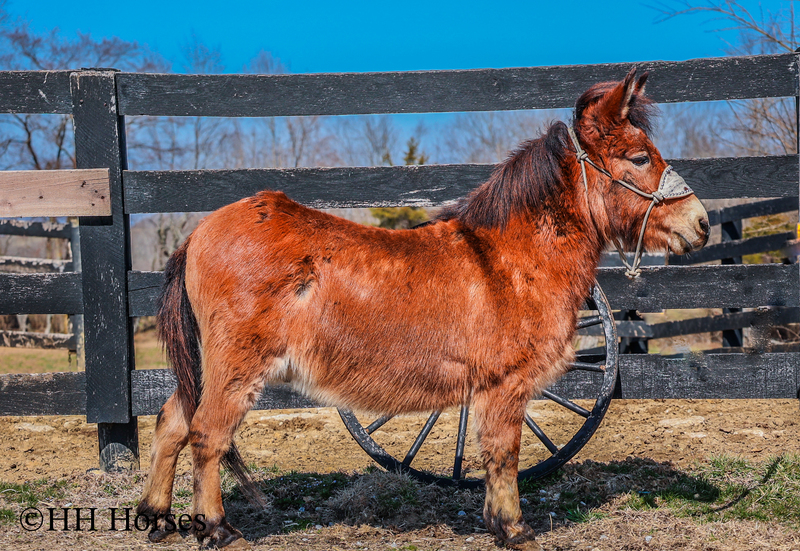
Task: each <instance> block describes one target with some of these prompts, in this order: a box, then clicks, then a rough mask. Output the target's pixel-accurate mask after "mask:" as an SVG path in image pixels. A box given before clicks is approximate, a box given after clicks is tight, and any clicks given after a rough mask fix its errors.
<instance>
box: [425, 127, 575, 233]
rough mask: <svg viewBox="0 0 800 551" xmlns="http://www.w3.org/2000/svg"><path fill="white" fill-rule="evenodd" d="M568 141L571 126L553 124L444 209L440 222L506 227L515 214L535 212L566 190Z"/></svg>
mask: <svg viewBox="0 0 800 551" xmlns="http://www.w3.org/2000/svg"><path fill="white" fill-rule="evenodd" d="M568 142H569V135H568V134H567V126H566V125H565V124H564V123H563V122H561V121H558V122H555V123H553V124H552V125H551V126H550V128H548V129H547V132H546V133H545V134H544V136H542V137H541V138H538V139H536V140H530V141H527V142H524V143H523V144H522V145H521V147H520V148H519V149H518V150H516V151H515V152H513V153H512V154H511V155H510V156H509V157H508V158H507V159H506V160H505V161H503V162H502V163H500V164H499V165H498V166H497V168H495V170H494V172H492V175H491V176H490V177H489V179H488V180H487V181H486V182H484V183H483V184H481V185H480V186H479V187H478V188H476V189H475V190H474V191H473V192H472V193H470V194H469V195H467V196H466V197H464V198H462V199H460V200H459V201H458V202H457V203H456V204H455V205H452V206H450V207H446V208H445V209H443V210H442V212H441V213H440V214H439V215H438V216H437V219H438V220H451V219H453V218H457V219H459V220H461V221H462V222H463V223H464V224H465V225H467V226H469V227H471V228H476V227H481V226H483V227H500V228H504V227H505V226H506V224H507V223H508V220H509V219H510V218H511V216H512V214H514V213H517V212H524V211H530V210H532V209H535V208H537V207H538V206H540V205H541V204H542V203H543V201H544V199H545V198H546V197H547V196H549V195H551V194H553V193H555V192H556V191H558V190H560V189H562V187H563V183H564V178H563V175H562V174H561V163H562V161H563V160H564V158H565V156H566V155H567V152H568V148H567V143H568Z"/></svg>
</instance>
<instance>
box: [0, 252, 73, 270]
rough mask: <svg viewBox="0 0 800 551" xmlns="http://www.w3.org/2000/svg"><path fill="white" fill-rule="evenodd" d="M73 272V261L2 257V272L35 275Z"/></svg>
mask: <svg viewBox="0 0 800 551" xmlns="http://www.w3.org/2000/svg"><path fill="white" fill-rule="evenodd" d="M71 271H72V261H71V260H53V259H51V258H27V257H24V256H0V272H14V273H33V272H48V273H57V274H63V273H64V272H71Z"/></svg>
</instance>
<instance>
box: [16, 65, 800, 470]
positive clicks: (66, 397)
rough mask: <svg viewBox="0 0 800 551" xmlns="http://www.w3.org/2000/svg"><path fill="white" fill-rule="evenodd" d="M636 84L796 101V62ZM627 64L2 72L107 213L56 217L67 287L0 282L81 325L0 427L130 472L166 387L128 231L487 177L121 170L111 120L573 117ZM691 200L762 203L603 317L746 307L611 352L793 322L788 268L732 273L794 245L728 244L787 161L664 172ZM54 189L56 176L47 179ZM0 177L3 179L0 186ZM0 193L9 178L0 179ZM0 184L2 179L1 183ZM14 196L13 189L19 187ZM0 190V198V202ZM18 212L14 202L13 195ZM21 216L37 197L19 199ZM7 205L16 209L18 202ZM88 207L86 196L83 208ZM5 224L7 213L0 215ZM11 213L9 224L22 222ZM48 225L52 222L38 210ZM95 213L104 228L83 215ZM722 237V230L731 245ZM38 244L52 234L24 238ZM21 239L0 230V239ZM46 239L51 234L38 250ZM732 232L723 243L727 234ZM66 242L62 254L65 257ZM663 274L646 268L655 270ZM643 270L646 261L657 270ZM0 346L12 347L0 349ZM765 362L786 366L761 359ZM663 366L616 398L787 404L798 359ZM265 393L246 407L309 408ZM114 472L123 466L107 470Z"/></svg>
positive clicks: (680, 70) (792, 273)
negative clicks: (227, 212) (51, 439)
mask: <svg viewBox="0 0 800 551" xmlns="http://www.w3.org/2000/svg"><path fill="white" fill-rule="evenodd" d="M635 65H636V66H637V67H639V68H640V69H644V70H650V71H652V72H651V77H650V79H649V80H648V94H649V95H650V96H651V97H652V98H653V99H654V100H656V101H657V102H662V103H663V102H679V101H706V100H734V99H746V98H771V97H795V98H797V97H798V95H799V94H800V92H799V90H798V81H799V79H800V71H798V55H797V54H780V55H765V56H745V57H731V58H714V59H698V60H689V61H681V62H660V61H659V62H645V63H637V64H635ZM631 66H632V64H629V63H622V64H606V65H581V66H569V67H533V68H517V69H487V70H473V71H428V72H409V73H371V74H323V75H156V74H132V73H119V72H114V71H111V70H100V69H98V70H81V71H48V72H30V71H28V72H26V71H22V72H0V112H5V113H18V112H24V113H53V114H69V115H72V116H73V117H74V122H75V144H76V158H77V163H78V167H79V169H81V170H88V169H104V170H105V172H104V174H105V175H106V179H107V183H108V187H107V190H108V194H107V196H106V197H104V198H103V200H104V201H105V203H104V204H105V205H107V209H108V210H107V212H102V213H98V212H92V213H91V214H94V216H86V214H87V213H86V211H77V212H71V214H77V215H83V217H82V218H81V220H80V239H79V242H80V247H79V248H78V249H77V252H79V254H77V255H76V258H75V261H74V264H75V269H76V270H80V271H79V272H74V273H37V274H0V288H2V289H3V290H4V292H3V293H0V314H36V313H67V314H83V316H84V318H85V319H84V334H85V349H84V365H85V372H79V373H58V374H32V375H5V376H0V414H4V415H27V414H40V415H41V414H47V415H60V414H81V415H86V416H87V420H88V421H90V422H97V423H98V438H99V443H100V449H101V453H100V456H101V465H102V466H103V467H104V468H114V466H115V465H117V464H118V463H120V464H121V463H122V462H127V463H131V458H133V464H136V458H137V457H138V433H137V428H136V416H138V415H149V414H154V413H156V412H157V410H158V408H159V407H160V406H161V404H162V403H163V402H164V400H166V398H167V396H168V395H169V393H170V392H171V391H172V389H173V388H174V378H173V377H172V375H171V373H170V372H168V371H166V370H138V371H137V370H135V369H134V368H135V366H134V362H133V349H132V327H133V319H132V318H133V317H136V316H145V315H153V314H154V313H155V297H156V294H157V292H158V289H159V288H160V286H161V282H162V278H163V275H162V274H161V273H158V272H133V271H131V262H130V223H129V216H130V215H131V214H140V213H164V212H187V211H192V212H198V211H208V210H214V209H216V208H218V207H221V206H223V205H225V204H228V203H230V202H233V201H236V200H239V199H241V198H243V197H246V196H249V195H251V194H253V193H255V192H257V191H260V190H262V189H265V188H272V189H278V190H281V191H284V192H286V193H287V194H289V195H290V196H291V197H292V198H294V199H296V200H298V201H300V202H302V203H304V204H307V205H310V206H313V207H374V206H400V205H411V206H435V205H441V204H443V203H446V202H448V201H451V200H453V199H456V198H458V197H461V196H463V195H465V194H466V193H468V192H469V191H470V190H471V189H472V188H473V187H474V186H475V185H477V184H479V183H480V182H482V181H484V180H485V179H486V178H487V177H488V176H489V174H490V172H491V171H492V169H493V166H492V165H470V164H466V165H430V166H423V167H365V168H354V167H346V168H308V169H252V170H197V171H129V170H127V166H126V151H125V139H124V138H125V117H126V116H131V115H151V116H165V115H168V116H237V117H243V116H284V115H344V114H348V115H349V114H362V113H409V112H418V113H422V112H451V111H479V110H509V109H533V108H564V107H571V106H572V105H573V103H574V101H575V99H576V98H577V97H578V95H580V93H582V92H583V91H584V90H585V89H586V88H588V87H589V86H590V85H592V84H594V83H596V82H598V81H604V80H617V79H619V78H621V77H622V76H624V75H625V73H627V71H628V70H629V69H630V67H631ZM670 162H671V164H673V166H674V167H675V168H676V169H677V170H678V171H680V172H681V174H682V175H683V176H684V177H685V178H686V179H687V181H690V182H691V184H692V187H693V188H694V189H695V191H696V193H697V196H698V197H699V198H701V199H728V198H761V199H765V200H764V201H758V202H757V203H755V204H750V205H740V206H736V207H729V208H726V209H721V210H718V211H712V212H711V213H709V216H710V220H711V222H712V223H713V224H722V225H723V229H724V230H725V232H727V233H726V235H732V236H733V237H731V238H730V239H729V240H728V242H725V243H723V244H721V245H718V246H717V245H715V246H711V247H709V248H708V249H706V250H705V252H701V253H697V254H696V255H695V256H694V257H693V259H692V260H691V261H692V262H695V263H696V262H697V261H699V260H719V259H721V260H723V265H705V266H696V265H695V266H681V265H675V264H682V263H683V262H684V260H683V259H677V258H669V259H666V260H668V261H669V263H670V264H672V265H668V266H653V267H651V268H648V269H647V270H646V271H644V273H643V274H642V276H641V277H640V278H639V279H638V280H636V281H634V282H630V281H629V280H628V279H627V278H626V277H625V276H624V274H623V270H622V269H620V268H614V267H605V268H601V269H600V271H599V274H598V279H599V281H600V283H601V285H602V286H603V288H604V290H605V291H606V294H607V295H608V297H609V300H610V302H611V304H612V306H613V307H614V308H615V309H620V310H622V311H623V312H625V311H633V310H639V311H642V312H654V311H661V310H663V309H665V308H696V307H702V308H730V309H735V308H761V307H768V310H765V311H763V312H762V311H761V310H756V311H755V312H736V311H734V312H726V313H724V314H723V315H722V316H717V317H713V318H708V319H705V320H704V321H703V322H700V321H695V320H685V321H681V322H671V323H664V324H656V325H647V324H644V323H643V322H640V321H637V320H635V319H633V320H627V321H622V322H621V323H620V328H621V333H622V334H623V336H624V337H625V338H628V339H635V338H645V339H646V338H661V337H663V336H668V335H672V334H688V333H693V332H697V331H700V330H703V331H706V330H708V331H711V330H714V331H719V330H722V331H729V330H731V329H739V328H741V327H757V328H763V327H771V325H770V324H784V323H794V322H797V321H798V320H797V318H798V311H799V310H798V308H799V307H800V271H799V270H798V266H797V265H796V264H763V265H742V264H738V263H735V262H734V261H735V260H736V258H737V257H740V256H742V255H744V254H747V253H748V252H763V251H764V250H765V249H767V250H769V249H772V248H773V247H774V250H777V249H781V250H784V251H787V254H788V253H789V252H791V251H794V250H795V248H796V241H794V240H793V238H794V237H795V236H794V235H791V234H788V233H785V232H784V233H780V234H777V235H772V236H765V237H755V238H750V239H742V238H741V235H738V234H737V231H734V230H735V226H736V224H738V223H739V221H740V220H741V219H743V218H748V217H752V216H763V215H766V214H774V213H783V212H788V211H794V210H797V202H798V196H800V186H799V185H798V184H799V182H800V170H798V167H799V166H800V160H799V158H798V156H797V155H781V156H770V157H735V158H716V159H675V160H672V161H670ZM57 176H58V177H61V176H63V175H57ZM0 177H2V175H0ZM7 177H8V176H7ZM0 181H2V180H0ZM17 181H19V180H17ZM5 190H6V187H3V188H1V189H0V191H1V192H3V193H5ZM18 198H19V194H18ZM22 199H24V200H28V199H32V200H33V203H34V204H35V203H36V202H37V201H39V200H40V199H39V197H38V196H36V197H33V198H31V197H28V196H27V195H25V197H23V198H22ZM22 199H20V202H24V200H22ZM89 199H91V194H90V196H89ZM9 212H10V211H9ZM23 212H29V211H25V210H19V209H18V210H15V211H13V214H14V215H17V216H22V214H20V213H23ZM48 213H50V214H52V211H48ZM97 214H102V216H96V215H97ZM731 228H734V229H733V230H732V229H731ZM29 229H30V230H31V231H33V232H37V233H39V234H41V235H42V236H52V235H53V234H54V233H58V232H59V231H60V230H58V229H57V228H46V227H45V226H44V225H42V226H41V227H39V226H36V225H35V224H32V225H29ZM2 230H8V232H7V233H13V232H20V231H22V230H19V223H18V222H0V233H3V231H2ZM48 232H49V233H48ZM730 232H733V233H730ZM76 243H77V241H76ZM664 260H665V259H663V257H662V258H661V261H664ZM648 261H650V262H657V261H659V259H658V258H657V257H655V256H652V257H649V259H648ZM8 338H9V339H12V338H16V337H14V336H8ZM775 349H776V350H780V349H785V347H784V348H781V347H776V348H775ZM743 352H744V351H743V350H742V349H741V347H732V348H730V349H729V350H728V351H726V353H711V354H692V355H689V356H685V357H665V356H657V355H652V354H639V355H633V354H631V355H623V356H622V357H621V360H620V364H621V366H620V372H621V379H620V389H621V395H622V396H623V397H628V398H670V397H683V398H745V397H750V398H756V397H757V398H786V397H793V396H796V394H797V389H798V386H799V385H800V353H798V352H796V351H788V352H775V351H770V350H769V347H762V348H761V349H757V350H750V351H747V352H748V353H743ZM557 385H559V388H560V389H561V390H563V391H564V392H566V393H569V394H571V395H572V396H574V397H581V396H584V395H586V396H587V397H588V394H587V392H588V390H587V387H586V386H585V385H582V384H579V383H578V382H577V381H575V380H574V379H573V378H572V377H571V376H570V375H567V376H566V377H565V378H564V379H563V380H562V381H559V382H558V383H557ZM315 406H316V404H314V403H312V402H310V401H309V400H307V399H305V398H302V397H300V396H298V395H296V394H294V393H293V392H291V391H290V390H288V389H286V388H283V387H278V388H271V389H268V390H266V391H265V392H264V395H263V396H262V397H261V399H260V400H259V402H258V404H257V406H256V407H259V408H268V407H315ZM120 459H122V461H119V460H120Z"/></svg>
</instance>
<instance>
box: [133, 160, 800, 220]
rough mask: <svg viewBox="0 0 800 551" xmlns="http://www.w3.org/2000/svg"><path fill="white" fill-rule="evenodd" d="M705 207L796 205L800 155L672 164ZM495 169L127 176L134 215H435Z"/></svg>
mask: <svg viewBox="0 0 800 551" xmlns="http://www.w3.org/2000/svg"><path fill="white" fill-rule="evenodd" d="M670 163H671V164H672V165H673V166H674V167H675V169H676V170H678V171H679V172H681V174H682V175H683V176H684V178H685V179H686V181H687V182H689V183H690V185H691V186H692V188H693V189H694V190H695V193H697V196H698V197H700V198H701V199H727V198H731V197H739V198H744V197H782V196H786V197H796V196H797V180H798V161H797V156H796V155H782V156H773V157H726V158H719V159H676V160H672V161H670ZM492 170H494V165H488V164H462V165H425V166H393V167H388V166H384V167H337V168H294V169H277V168H263V169H242V170H180V171H177V170H176V171H130V170H129V171H125V173H124V174H123V179H124V181H125V209H126V212H127V213H128V214H136V213H155V212H203V211H211V210H216V209H218V208H220V207H223V206H225V205H227V204H229V203H233V202H235V201H238V200H239V199H242V198H244V197H249V196H251V195H253V194H255V193H257V192H259V191H261V190H265V189H272V190H279V191H283V192H285V193H286V194H287V195H289V197H291V198H292V199H294V200H295V201H299V202H300V203H303V204H305V205H308V206H310V207H314V208H344V207H388V206H402V205H408V206H416V207H433V206H439V205H442V204H444V203H446V202H448V201H454V200H456V199H458V198H460V197H463V196H465V195H467V194H468V193H469V192H470V191H472V189H474V188H475V187H476V186H478V185H479V184H481V183H482V182H484V181H486V180H487V179H488V178H489V176H490V175H491V173H492Z"/></svg>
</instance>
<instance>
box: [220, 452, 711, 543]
mask: <svg viewBox="0 0 800 551" xmlns="http://www.w3.org/2000/svg"><path fill="white" fill-rule="evenodd" d="M256 480H257V481H258V484H259V486H260V488H261V489H262V491H263V492H264V494H265V495H266V497H267V501H268V503H269V506H268V508H267V509H264V510H262V509H258V508H256V507H253V506H251V505H249V504H248V503H247V502H246V501H245V499H244V497H243V496H242V494H241V493H240V492H239V490H238V489H237V488H235V486H234V485H233V483H232V481H230V480H228V481H227V482H226V486H227V487H228V491H227V492H226V498H227V499H226V502H225V507H226V511H227V513H228V518H229V520H230V521H231V523H232V524H233V525H234V526H236V527H238V528H239V529H241V530H242V532H243V533H244V535H245V537H246V538H247V539H248V540H250V541H253V540H257V539H259V538H262V537H265V536H269V535H276V534H285V533H289V532H292V531H295V530H303V529H306V528H309V527H311V528H313V527H324V526H329V525H333V524H346V525H352V526H364V525H366V526H372V527H376V528H386V529H390V530H392V531H393V532H407V531H415V530H420V529H424V528H426V527H441V526H443V525H444V526H446V527H448V528H449V529H450V530H452V531H453V532H454V533H455V534H460V535H464V534H474V533H476V532H478V533H479V532H483V531H485V529H484V527H483V520H482V518H481V516H482V511H483V499H484V491H483V490H482V489H479V490H464V489H457V488H451V487H440V486H435V485H426V484H421V483H419V482H417V481H416V480H414V479H412V478H409V477H408V476H406V475H403V474H399V473H387V472H383V471H378V470H369V471H368V472H367V473H364V474H355V475H348V474H344V473H332V474H316V473H289V474H277V473H268V472H259V473H256ZM520 496H521V503H522V510H523V516H524V517H525V520H526V521H527V522H528V523H529V524H530V525H531V526H532V527H533V528H534V530H536V532H537V533H544V532H548V531H550V530H552V529H555V528H558V527H560V526H563V525H565V524H571V523H581V522H587V521H590V520H593V519H595V518H602V516H603V513H602V512H601V511H600V510H601V508H602V507H603V505H605V504H607V503H610V502H612V501H615V500H618V499H619V498H621V497H623V498H625V499H626V501H627V502H628V506H631V507H633V508H636V507H641V508H649V507H657V506H658V504H659V503H663V502H665V501H668V500H671V499H675V498H679V499H684V500H689V501H693V502H702V503H709V504H710V503H713V502H714V501H716V500H717V499H718V498H719V496H720V489H719V488H717V487H716V486H714V485H712V484H709V483H708V482H706V481H704V480H703V479H701V478H697V477H694V476H691V475H689V474H687V473H686V472H684V471H681V470H679V469H678V468H677V467H675V466H674V465H672V464H671V463H659V462H656V461H653V460H650V459H641V458H633V457H629V458H628V459H626V460H624V461H613V462H610V463H599V462H595V461H585V462H583V463H580V464H569V465H567V466H565V467H564V468H562V469H561V470H560V471H558V472H557V473H555V474H553V475H550V476H548V477H546V478H544V479H541V480H536V481H531V480H527V481H523V482H522V483H521V484H520Z"/></svg>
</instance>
